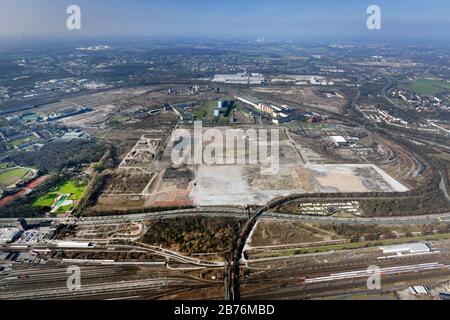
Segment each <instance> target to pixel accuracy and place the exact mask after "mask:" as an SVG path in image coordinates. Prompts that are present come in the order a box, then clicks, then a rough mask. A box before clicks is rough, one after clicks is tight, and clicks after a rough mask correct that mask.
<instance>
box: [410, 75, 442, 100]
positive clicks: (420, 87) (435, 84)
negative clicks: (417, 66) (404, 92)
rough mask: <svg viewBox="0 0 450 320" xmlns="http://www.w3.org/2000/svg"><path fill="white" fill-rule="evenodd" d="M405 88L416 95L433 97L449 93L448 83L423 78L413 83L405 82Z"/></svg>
mask: <svg viewBox="0 0 450 320" xmlns="http://www.w3.org/2000/svg"><path fill="white" fill-rule="evenodd" d="M405 86H406V87H407V88H408V89H409V90H411V91H414V92H416V93H418V94H421V95H430V96H435V95H437V94H440V93H444V92H449V91H450V82H447V81H445V80H441V79H435V78H423V79H418V80H416V81H414V82H407V83H405Z"/></svg>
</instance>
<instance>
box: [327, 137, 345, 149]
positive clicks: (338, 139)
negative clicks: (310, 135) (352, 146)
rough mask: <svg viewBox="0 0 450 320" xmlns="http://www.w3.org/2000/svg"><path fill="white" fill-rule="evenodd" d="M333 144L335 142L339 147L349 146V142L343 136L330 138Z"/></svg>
mask: <svg viewBox="0 0 450 320" xmlns="http://www.w3.org/2000/svg"><path fill="white" fill-rule="evenodd" d="M330 140H331V142H333V143H334V144H335V145H336V146H337V147H339V146H346V145H348V142H347V140H345V138H344V137H342V136H331V137H330Z"/></svg>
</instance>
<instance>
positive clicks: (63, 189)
mask: <svg viewBox="0 0 450 320" xmlns="http://www.w3.org/2000/svg"><path fill="white" fill-rule="evenodd" d="M84 188H85V187H84V185H81V184H79V183H77V182H74V181H67V182H65V183H63V184H60V185H58V186H56V187H55V188H53V189H52V190H50V191H49V192H47V193H46V194H45V195H43V196H41V197H39V198H38V199H37V200H36V201H35V202H33V206H34V207H50V206H51V205H52V204H53V203H54V202H55V199H56V198H57V197H58V196H60V195H62V194H70V197H69V198H68V199H67V200H75V201H77V200H80V198H81V197H82V195H83V193H84ZM62 209H66V210H65V211H67V210H70V209H71V206H65V207H62ZM62 209H61V210H62ZM65 211H64V212H65Z"/></svg>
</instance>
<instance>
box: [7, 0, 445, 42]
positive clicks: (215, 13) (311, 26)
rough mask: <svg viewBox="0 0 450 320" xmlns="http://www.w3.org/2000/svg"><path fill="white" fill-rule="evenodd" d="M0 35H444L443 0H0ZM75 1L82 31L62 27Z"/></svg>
mask: <svg viewBox="0 0 450 320" xmlns="http://www.w3.org/2000/svg"><path fill="white" fill-rule="evenodd" d="M0 3H1V10H0V38H22V37H24V38H26V37H48V38H56V37H67V38H70V37H72V38H78V37H112V36H149V37H156V38H164V37H167V38H174V37H190V38H201V37H209V38H211V37H213V38H255V39H256V38H258V37H264V38H265V39H271V38H280V37H281V38H295V39H298V38H327V39H330V38H331V39H333V38H336V39H354V38H359V39H361V38H379V39H395V38H405V39H430V40H432V39H450V36H449V34H448V30H450V18H449V17H448V13H449V12H450V2H449V1H445V0H431V1H427V2H425V1H418V0H409V1H406V0H400V1H389V0H379V1H375V0H369V1H367V0H341V1H336V0H334V1H330V0H321V1H303V0H295V1H294V0H279V1H276V2H273V1H267V0H247V1H237V0H231V1H220V2H219V1H212V0H152V1H139V0H129V1H119V0H109V1H107V0H97V1H87V0H71V1H66V0H62V1H56V0H41V1H34V0H14V1H6V0H1V2H0ZM72 4H75V5H78V6H80V7H81V12H82V29H81V30H76V31H70V30H68V29H67V28H66V19H67V17H68V16H69V15H68V14H67V13H66V8H67V7H68V6H69V5H72ZM372 4H376V5H378V6H380V8H381V13H382V15H381V17H382V30H375V31H369V30H368V29H367V27H366V19H367V17H368V14H367V13H366V9H367V7H368V6H369V5H372Z"/></svg>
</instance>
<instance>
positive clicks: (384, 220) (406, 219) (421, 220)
mask: <svg viewBox="0 0 450 320" xmlns="http://www.w3.org/2000/svg"><path fill="white" fill-rule="evenodd" d="M262 218H264V219H273V220H290V221H299V222H323V223H347V224H348V223H350V224H364V225H367V224H369V225H377V224H395V225H411V224H430V223H435V222H450V212H449V213H443V214H433V215H423V216H403V217H374V218H362V217H361V218H359V217H354V218H337V217H333V216H306V215H298V214H286V213H284V214H283V213H276V212H265V213H264V214H263V215H262Z"/></svg>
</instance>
